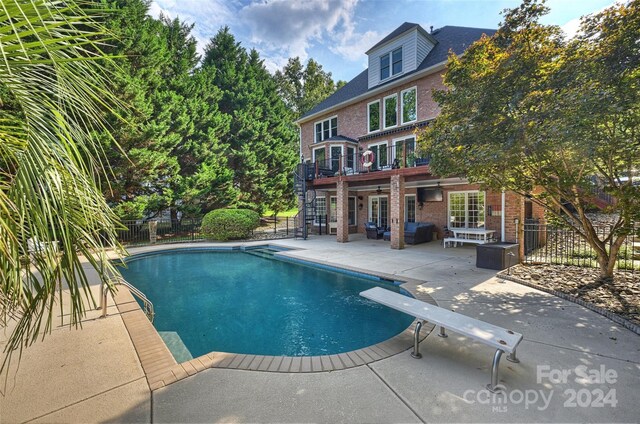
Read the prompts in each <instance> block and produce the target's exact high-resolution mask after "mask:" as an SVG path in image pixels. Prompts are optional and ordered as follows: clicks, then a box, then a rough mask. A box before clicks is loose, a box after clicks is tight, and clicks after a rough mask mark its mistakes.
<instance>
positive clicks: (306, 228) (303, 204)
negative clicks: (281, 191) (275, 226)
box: [293, 163, 316, 240]
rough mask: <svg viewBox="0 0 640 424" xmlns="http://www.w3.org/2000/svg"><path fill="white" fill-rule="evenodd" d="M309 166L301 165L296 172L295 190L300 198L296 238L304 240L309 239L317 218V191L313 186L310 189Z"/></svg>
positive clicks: (296, 217) (296, 221) (296, 218)
mask: <svg viewBox="0 0 640 424" xmlns="http://www.w3.org/2000/svg"><path fill="white" fill-rule="evenodd" d="M308 166H309V165H308V164H306V163H301V164H299V165H298V168H297V169H296V171H294V183H293V189H294V191H295V193H296V196H297V197H298V208H299V210H298V214H297V215H296V216H295V220H294V222H295V224H294V225H295V232H294V237H295V238H302V239H304V240H306V239H307V237H309V232H310V228H311V226H312V225H313V221H314V219H315V216H316V191H315V189H314V188H313V186H311V187H309V185H308V184H307V181H308V175H309V173H308V169H307V168H308Z"/></svg>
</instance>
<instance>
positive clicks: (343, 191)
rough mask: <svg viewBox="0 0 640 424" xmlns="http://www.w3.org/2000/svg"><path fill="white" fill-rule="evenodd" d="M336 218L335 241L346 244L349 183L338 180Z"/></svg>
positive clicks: (347, 239) (347, 236)
mask: <svg viewBox="0 0 640 424" xmlns="http://www.w3.org/2000/svg"><path fill="white" fill-rule="evenodd" d="M336 196H337V199H336V216H337V219H338V222H337V224H338V225H337V229H336V241H337V242H338V243H346V242H348V241H349V183H347V182H346V181H343V180H342V178H340V179H339V181H338V184H337V195H336Z"/></svg>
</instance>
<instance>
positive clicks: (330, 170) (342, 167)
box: [307, 145, 430, 180]
mask: <svg viewBox="0 0 640 424" xmlns="http://www.w3.org/2000/svg"><path fill="white" fill-rule="evenodd" d="M405 147H406V148H405ZM429 161H430V157H429V155H418V154H416V153H415V151H414V148H413V146H411V145H409V146H404V145H395V146H388V147H386V148H380V147H379V146H373V147H370V148H369V149H368V150H361V151H359V152H356V153H354V154H352V155H339V156H333V157H331V158H329V159H319V160H316V161H315V162H312V163H311V166H309V167H308V171H307V179H308V180H310V179H314V178H322V177H334V176H338V175H355V174H366V173H370V172H375V171H386V170H391V169H401V168H413V167H416V166H424V165H428V164H429Z"/></svg>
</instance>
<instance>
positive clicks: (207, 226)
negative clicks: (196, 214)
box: [202, 209, 260, 241]
mask: <svg viewBox="0 0 640 424" xmlns="http://www.w3.org/2000/svg"><path fill="white" fill-rule="evenodd" d="M259 224H260V215H258V214H257V213H256V212H254V211H252V210H248V209H216V210H215V211H211V212H209V213H208V214H206V215H205V216H204V218H203V219H202V233H203V234H204V235H205V237H207V238H212V239H214V240H219V241H226V240H238V239H245V238H248V237H249V236H250V235H251V231H253V230H254V229H256V228H257V227H258V225H259Z"/></svg>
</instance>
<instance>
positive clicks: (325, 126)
mask: <svg viewBox="0 0 640 424" xmlns="http://www.w3.org/2000/svg"><path fill="white" fill-rule="evenodd" d="M315 127H316V140H315V142H316V143H317V142H319V141H322V140H325V139H327V138H330V137H335V136H336V135H338V117H337V116H334V117H332V118H329V119H326V120H324V121H320V122H316V125H315Z"/></svg>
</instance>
